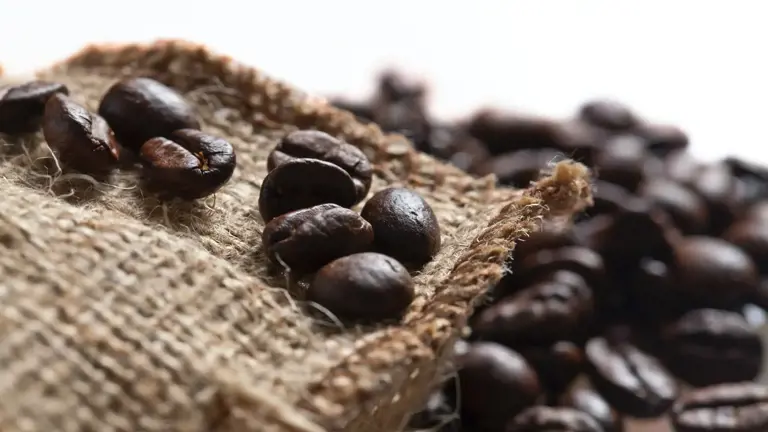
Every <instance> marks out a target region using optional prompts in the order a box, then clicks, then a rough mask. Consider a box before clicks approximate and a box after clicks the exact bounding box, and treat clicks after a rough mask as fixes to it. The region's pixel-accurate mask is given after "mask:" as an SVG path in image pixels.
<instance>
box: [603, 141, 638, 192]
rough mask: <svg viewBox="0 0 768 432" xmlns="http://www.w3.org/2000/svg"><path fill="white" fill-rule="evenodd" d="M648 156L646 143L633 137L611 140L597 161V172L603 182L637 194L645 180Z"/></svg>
mask: <svg viewBox="0 0 768 432" xmlns="http://www.w3.org/2000/svg"><path fill="white" fill-rule="evenodd" d="M647 160H648V155H647V154H646V151H645V143H644V142H643V141H642V140H641V139H640V138H638V137H635V136H632V135H619V136H616V137H613V138H611V139H610V140H609V141H608V142H607V143H606V144H605V146H604V147H603V149H602V150H601V151H600V153H598V155H597V157H596V159H595V172H596V174H597V177H598V178H600V179H601V180H603V181H607V182H609V183H613V184H617V185H619V186H621V187H623V188H625V189H626V190H628V191H630V192H635V191H636V190H637V188H638V186H639V185H640V182H642V181H643V179H644V178H645V166H646V161H647Z"/></svg>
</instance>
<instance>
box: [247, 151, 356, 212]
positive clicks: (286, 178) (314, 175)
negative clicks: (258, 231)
mask: <svg viewBox="0 0 768 432" xmlns="http://www.w3.org/2000/svg"><path fill="white" fill-rule="evenodd" d="M356 201H357V191H356V190H355V183H354V181H353V180H352V177H350V176H349V174H347V172H346V171H344V170H343V169H341V168H339V167H338V166H337V165H335V164H332V163H329V162H323V161H321V160H317V159H294V160H292V161H288V162H285V163H283V164H281V165H280V166H278V167H276V168H275V169H273V170H272V171H270V172H269V174H267V176H266V177H265V178H264V181H263V182H262V183H261V192H260V194H259V213H261V217H262V218H263V219H264V221H265V222H269V221H270V220H272V219H273V218H275V217H277V216H280V215H284V214H286V213H289V212H292V211H296V210H301V209H305V208H310V207H314V206H316V205H320V204H329V203H330V204H338V205H339V206H341V207H351V206H352V205H353V204H354V203H355V202H356Z"/></svg>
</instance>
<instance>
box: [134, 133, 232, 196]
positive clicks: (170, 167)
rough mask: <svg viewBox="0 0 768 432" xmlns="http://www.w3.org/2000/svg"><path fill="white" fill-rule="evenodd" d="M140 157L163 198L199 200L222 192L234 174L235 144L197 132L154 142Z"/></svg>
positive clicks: (149, 144)
mask: <svg viewBox="0 0 768 432" xmlns="http://www.w3.org/2000/svg"><path fill="white" fill-rule="evenodd" d="M139 156H140V158H141V160H142V162H143V163H144V167H145V173H146V175H147V178H148V180H149V183H150V185H151V186H153V187H155V188H157V189H158V190H159V191H160V193H161V194H162V195H167V196H173V197H179V198H182V199H189V200H192V199H197V198H202V197H205V196H208V195H210V194H212V193H214V192H216V191H217V190H219V189H221V187H222V186H224V185H225V184H226V183H227V181H229V178H230V177H232V173H233V172H234V171H235V165H236V158H235V150H234V149H233V148H232V144H230V143H228V142H227V141H224V140H223V139H221V138H217V137H215V136H212V135H208V134H206V133H204V132H200V131H199V130H195V129H179V130H177V131H175V132H173V133H171V134H170V135H169V138H160V137H158V138H152V139H150V140H149V141H147V142H146V143H144V145H143V146H141V151H140V153H139Z"/></svg>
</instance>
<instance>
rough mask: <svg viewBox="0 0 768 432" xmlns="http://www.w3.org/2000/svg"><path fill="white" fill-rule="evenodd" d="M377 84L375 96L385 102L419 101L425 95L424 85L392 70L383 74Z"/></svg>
mask: <svg viewBox="0 0 768 432" xmlns="http://www.w3.org/2000/svg"><path fill="white" fill-rule="evenodd" d="M378 84H379V85H378V92H377V96H378V98H379V99H383V100H384V101H386V102H400V101H403V100H421V99H423V98H424V96H425V95H426V93H427V88H426V86H425V85H424V83H422V82H420V81H417V80H415V79H412V78H411V77H408V76H405V75H403V74H401V73H398V72H396V71H394V70H388V71H385V72H383V73H382V74H381V75H380V76H379V83H378Z"/></svg>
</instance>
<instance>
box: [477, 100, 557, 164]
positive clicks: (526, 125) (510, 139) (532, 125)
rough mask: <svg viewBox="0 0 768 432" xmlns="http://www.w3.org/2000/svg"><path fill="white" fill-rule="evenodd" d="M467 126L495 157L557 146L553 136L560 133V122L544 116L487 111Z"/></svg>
mask: <svg viewBox="0 0 768 432" xmlns="http://www.w3.org/2000/svg"><path fill="white" fill-rule="evenodd" d="M467 127H468V129H467V130H468V131H469V133H470V134H471V135H472V136H474V137H475V138H477V139H479V140H480V141H482V142H483V143H485V145H486V146H487V147H488V150H489V151H490V152H491V153H492V154H501V153H508V152H511V151H515V150H522V149H537V148H544V147H550V148H553V147H556V145H554V143H553V138H552V137H553V136H555V135H556V134H557V132H556V130H557V122H555V121H552V120H549V119H545V118H542V117H534V116H521V115H516V114H510V113H505V112H501V111H496V110H485V111H480V112H478V113H477V114H475V116H474V117H472V119H470V121H469V124H468V126H467Z"/></svg>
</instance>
